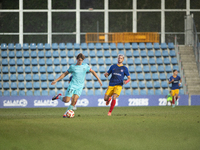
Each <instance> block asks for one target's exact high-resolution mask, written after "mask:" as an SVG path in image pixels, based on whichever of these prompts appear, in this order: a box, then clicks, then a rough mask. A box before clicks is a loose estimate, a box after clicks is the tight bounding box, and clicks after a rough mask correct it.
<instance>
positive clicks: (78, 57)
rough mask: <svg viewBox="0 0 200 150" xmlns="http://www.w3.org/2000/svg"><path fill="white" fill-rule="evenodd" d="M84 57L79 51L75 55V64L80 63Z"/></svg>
mask: <svg viewBox="0 0 200 150" xmlns="http://www.w3.org/2000/svg"><path fill="white" fill-rule="evenodd" d="M84 59H85V56H84V55H83V54H82V53H79V54H78V55H77V56H76V60H77V65H81V64H82V63H83V60H84Z"/></svg>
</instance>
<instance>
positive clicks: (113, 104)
mask: <svg viewBox="0 0 200 150" xmlns="http://www.w3.org/2000/svg"><path fill="white" fill-rule="evenodd" d="M115 104H116V100H115V99H113V100H112V102H111V105H110V110H109V112H112V111H113V108H114V107H115Z"/></svg>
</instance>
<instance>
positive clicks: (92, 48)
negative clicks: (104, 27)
mask: <svg viewBox="0 0 200 150" xmlns="http://www.w3.org/2000/svg"><path fill="white" fill-rule="evenodd" d="M81 47H82V46H81ZM88 48H89V50H94V43H88ZM82 49H83V47H82ZM85 49H87V44H86V47H85Z"/></svg>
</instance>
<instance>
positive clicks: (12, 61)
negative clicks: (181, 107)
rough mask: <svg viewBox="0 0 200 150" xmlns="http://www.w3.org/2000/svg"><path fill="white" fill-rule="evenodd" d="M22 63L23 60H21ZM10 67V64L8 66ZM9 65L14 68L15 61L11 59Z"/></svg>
mask: <svg viewBox="0 0 200 150" xmlns="http://www.w3.org/2000/svg"><path fill="white" fill-rule="evenodd" d="M21 61H22V60H21ZM7 65H8V64H7ZM9 65H10V66H14V65H15V59H10V60H9Z"/></svg>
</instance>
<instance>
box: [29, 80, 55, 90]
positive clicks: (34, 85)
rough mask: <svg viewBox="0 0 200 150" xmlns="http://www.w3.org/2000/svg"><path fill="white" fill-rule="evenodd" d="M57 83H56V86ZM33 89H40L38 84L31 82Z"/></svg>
mask: <svg viewBox="0 0 200 150" xmlns="http://www.w3.org/2000/svg"><path fill="white" fill-rule="evenodd" d="M57 84H58V83H56V85H57ZM33 88H34V89H39V88H40V82H33Z"/></svg>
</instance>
